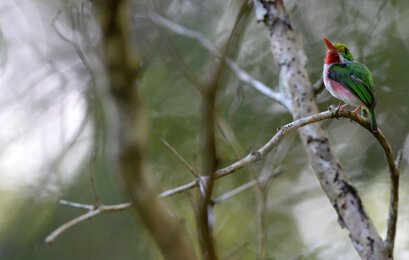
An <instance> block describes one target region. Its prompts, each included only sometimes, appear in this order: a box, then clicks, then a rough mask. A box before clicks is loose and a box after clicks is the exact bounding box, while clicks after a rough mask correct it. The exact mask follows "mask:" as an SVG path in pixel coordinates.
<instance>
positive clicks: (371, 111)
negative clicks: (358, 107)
mask: <svg viewBox="0 0 409 260" xmlns="http://www.w3.org/2000/svg"><path fill="white" fill-rule="evenodd" d="M368 113H369V122H370V124H371V131H372V132H376V131H377V129H378V126H377V125H376V118H375V110H374V109H373V108H370V109H368Z"/></svg>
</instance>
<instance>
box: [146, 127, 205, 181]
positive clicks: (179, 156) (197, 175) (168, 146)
mask: <svg viewBox="0 0 409 260" xmlns="http://www.w3.org/2000/svg"><path fill="white" fill-rule="evenodd" d="M151 129H152V132H153V133H154V134H155V135H156V136H157V137H158V138H159V140H160V141H161V142H162V143H163V144H164V145H165V146H166V148H168V149H169V150H170V151H171V152H172V153H173V154H174V155H175V156H176V157H177V158H178V159H179V160H180V161H181V162H182V163H183V165H185V166H186V168H188V169H189V171H190V172H191V173H192V174H193V175H194V176H195V177H196V178H197V177H199V174H198V173H197V172H196V171H195V169H193V167H192V166H190V164H189V163H188V162H187V161H186V160H185V159H184V158H183V157H182V156H181V155H180V154H179V153H178V151H176V149H175V148H173V147H172V146H171V145H170V144H169V143H168V142H167V141H166V140H165V139H164V138H163V137H162V136H160V134H159V133H158V132H157V131H156V130H155V129H154V128H151Z"/></svg>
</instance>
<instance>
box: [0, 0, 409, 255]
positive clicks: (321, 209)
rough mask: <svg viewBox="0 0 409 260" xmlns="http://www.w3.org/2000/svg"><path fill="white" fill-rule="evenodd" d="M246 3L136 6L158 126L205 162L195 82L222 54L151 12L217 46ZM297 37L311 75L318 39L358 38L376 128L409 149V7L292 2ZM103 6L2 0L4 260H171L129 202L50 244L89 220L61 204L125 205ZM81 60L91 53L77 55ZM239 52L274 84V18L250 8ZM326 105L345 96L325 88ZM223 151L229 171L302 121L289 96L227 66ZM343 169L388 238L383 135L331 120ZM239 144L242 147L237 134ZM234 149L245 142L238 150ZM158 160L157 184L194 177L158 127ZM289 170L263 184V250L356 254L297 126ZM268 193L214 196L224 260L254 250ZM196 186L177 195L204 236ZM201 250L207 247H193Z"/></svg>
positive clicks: (322, 102) (403, 228)
mask: <svg viewBox="0 0 409 260" xmlns="http://www.w3.org/2000/svg"><path fill="white" fill-rule="evenodd" d="M239 2H240V1H238V0H232V1H215V0H207V1H201V0H162V1H161V0H155V1H134V5H133V10H132V26H133V32H134V39H135V44H136V46H137V49H138V54H139V56H140V58H141V60H142V61H143V64H142V66H143V73H142V76H141V77H140V79H139V80H140V85H141V88H142V89H141V90H142V93H143V98H144V102H145V105H146V107H147V113H148V115H149V120H150V125H151V127H152V128H154V129H155V130H157V131H158V132H159V133H160V135H161V136H163V137H164V138H165V139H166V140H167V141H168V142H169V143H170V144H171V145H172V146H173V147H174V148H175V149H176V150H178V151H179V152H180V154H181V155H183V156H184V158H185V159H186V160H187V161H189V162H190V163H191V164H192V165H197V164H198V158H199V157H200V150H199V133H200V102H201V99H200V95H199V93H198V91H197V90H196V89H195V86H194V84H192V82H191V81H189V80H187V78H186V77H185V76H186V75H194V76H195V77H198V78H206V76H207V74H208V73H209V66H208V65H209V61H211V60H212V59H213V58H214V56H213V55H212V54H211V53H209V52H208V51H207V50H205V49H204V48H203V47H202V46H201V45H200V44H198V43H197V42H196V41H195V40H192V39H188V38H186V37H183V36H179V35H176V34H174V33H173V32H171V31H169V30H166V29H164V28H162V27H159V26H157V25H155V24H153V23H152V22H151V21H150V20H149V19H148V18H147V14H148V12H151V11H155V12H157V13H159V14H160V15H162V16H164V17H166V18H168V19H170V20H172V21H173V22H176V23H179V24H181V25H183V26H185V27H187V28H189V29H192V30H196V31H198V32H200V33H202V34H204V35H205V36H206V37H208V38H209V39H210V40H211V41H212V42H214V43H217V42H218V40H219V39H220V38H222V37H223V36H224V35H225V34H226V33H227V31H228V30H227V29H226V28H229V26H230V27H231V24H232V23H233V21H234V18H235V15H236V12H237V10H238V9H237V8H238V6H239ZM285 4H286V7H287V9H288V10H289V12H290V14H291V19H292V22H293V24H294V27H295V28H296V31H297V32H298V33H299V37H300V39H302V42H303V45H304V48H305V52H306V53H305V54H306V58H307V59H308V61H307V64H308V72H309V76H310V79H311V81H312V82H315V81H317V80H319V78H320V77H321V73H322V64H323V58H324V55H325V50H326V49H325V45H324V43H323V41H322V36H324V35H325V36H326V37H327V38H328V39H330V40H332V41H334V42H343V43H346V44H348V45H349V47H350V49H351V52H352V53H353V55H354V56H355V58H356V59H357V60H359V61H361V62H362V63H365V64H366V65H367V66H368V67H369V68H370V70H371V71H372V73H373V76H374V81H375V87H376V95H377V100H378V103H377V109H376V112H377V121H378V124H379V127H380V129H382V131H383V132H384V134H385V135H386V137H387V138H388V139H389V141H390V143H391V145H392V148H393V150H394V152H395V154H396V153H397V151H398V150H399V149H403V150H404V151H405V152H406V153H405V154H404V157H405V159H406V160H408V158H409V137H408V133H409V118H408V114H409V104H408V100H409V91H408V90H409V87H408V84H409V29H408V28H409V2H408V1H406V0H394V1H375V0H358V1H336V0H308V1H295V0H289V1H285ZM94 18H95V17H94V10H93V7H92V4H91V3H89V2H86V1H79V0H77V1H74V0H72V1H70V0H64V1H63V0H60V1H57V0H53V1H49V0H31V1H29V0H2V1H1V2H0V125H1V127H0V147H1V149H0V259H41V260H44V259H160V258H161V256H160V254H159V252H158V250H157V248H156V247H155V245H154V244H153V241H152V240H151V239H150V237H149V235H148V233H147V232H146V231H145V230H144V228H143V226H142V225H141V224H140V223H139V220H138V219H137V218H135V216H134V215H133V214H132V212H130V211H124V212H116V213H107V214H104V215H101V216H98V217H96V218H94V219H92V220H90V221H86V222H83V223H81V224H79V225H77V226H75V227H73V228H72V229H70V230H68V231H67V232H65V233H63V234H62V235H61V236H60V237H59V238H58V239H57V240H56V241H55V243H54V244H52V245H51V246H50V245H46V244H45V243H44V239H45V237H46V236H47V235H48V234H49V233H51V232H52V231H53V230H54V229H56V228H57V227H58V226H60V225H62V224H63V223H65V222H66V221H68V220H70V219H72V218H74V217H76V216H78V215H80V214H83V213H85V212H84V211H83V210H81V209H74V208H70V207H67V206H64V205H60V204H59V203H58V201H59V200H60V199H65V200H71V201H77V202H81V203H89V204H92V203H94V200H93V194H92V190H91V186H90V182H89V172H90V167H89V160H90V156H91V154H92V152H93V151H94V150H95V147H99V150H98V153H97V157H96V162H95V184H96V189H97V191H98V193H99V195H100V197H101V199H102V201H103V203H105V204H113V203H120V202H124V201H126V197H124V196H123V191H122V190H121V187H120V185H119V183H118V179H117V176H116V175H115V172H114V171H113V168H114V167H113V165H112V162H111V161H110V160H109V149H107V148H108V147H107V145H106V132H107V131H106V130H107V129H105V128H106V127H105V115H104V113H103V109H102V108H103V107H104V106H105V105H106V104H104V101H103V98H101V97H100V95H103V94H104V93H101V92H100V91H96V90H95V82H96V81H98V74H95V73H94V71H96V70H94V69H95V68H97V67H98V66H100V65H99V59H100V56H99V55H98V44H99V40H100V39H99V32H98V26H97V24H96V23H95V20H94ZM79 54H83V56H82V55H79ZM232 58H233V59H234V60H236V61H237V63H238V64H239V65H240V66H241V67H242V68H243V69H245V70H246V71H247V72H248V73H249V74H250V75H251V76H252V77H254V78H256V79H258V80H260V81H262V82H264V83H265V84H267V85H268V86H270V87H271V88H274V89H276V90H277V82H278V79H277V74H276V67H275V65H274V64H273V59H272V54H271V52H270V49H269V43H268V40H267V37H266V30H265V27H264V26H263V24H259V23H257V22H256V19H255V17H254V14H253V12H251V13H250V15H249V16H248V17H247V19H246V20H245V26H244V28H243V30H242V35H241V36H240V37H238V41H237V42H236V45H235V47H234V52H233V54H232ZM318 102H319V107H320V109H321V111H323V110H326V109H327V107H328V106H329V105H331V104H338V101H337V100H335V99H333V98H332V97H331V96H330V95H329V94H328V93H327V92H326V91H325V90H324V91H323V92H322V93H321V94H319V95H318ZM217 111H218V112H217V113H218V129H219V130H218V135H217V145H218V147H217V148H218V157H219V160H220V167H222V166H226V165H229V164H231V163H233V162H234V161H236V160H237V159H239V158H240V156H244V155H245V154H247V153H248V152H250V151H251V150H253V149H257V148H259V147H260V146H262V145H263V144H264V143H265V142H267V140H268V139H269V138H270V137H272V136H273V135H274V133H275V132H276V128H277V127H278V126H280V125H283V124H285V123H288V122H290V121H291V116H290V115H289V113H288V112H287V111H286V110H285V109H284V108H283V107H281V106H280V105H279V104H276V103H274V102H272V101H271V100H270V99H269V98H268V97H266V96H264V95H263V94H261V93H259V92H258V91H256V90H255V89H253V88H252V87H251V86H248V85H246V84H243V83H241V82H240V81H239V80H238V79H237V77H236V75H235V74H234V73H233V72H231V71H230V70H226V71H225V73H224V75H223V84H222V86H221V89H220V90H219V96H218V99H217ZM323 124H324V125H325V128H326V129H328V131H329V134H330V139H331V142H332V144H333V145H334V147H335V149H336V153H337V155H338V156H339V157H340V159H341V162H342V164H343V167H344V168H345V169H346V170H347V172H348V174H349V176H350V177H351V179H352V180H353V182H354V183H355V185H356V186H357V188H358V190H359V193H360V195H361V197H362V198H363V201H364V205H365V208H366V210H367V211H368V213H369V215H370V217H371V218H372V220H373V221H374V223H375V225H376V227H377V229H378V230H379V232H380V233H381V235H382V236H384V235H385V232H386V218H387V209H388V199H389V195H388V193H389V187H388V185H389V178H388V170H387V164H386V161H385V159H384V156H383V152H382V150H381V147H380V146H379V144H378V143H377V142H376V141H375V139H374V138H373V137H372V136H371V135H370V134H369V133H368V132H367V131H366V130H364V129H362V128H361V127H359V126H358V125H356V124H354V123H351V122H349V121H348V120H345V119H341V120H330V121H326V122H323ZM232 140H233V141H232ZM232 143H233V144H234V145H233V146H232ZM147 152H149V154H150V163H151V166H152V168H153V170H154V171H153V172H154V173H155V178H156V180H157V181H158V183H160V188H161V190H167V189H169V188H172V187H176V186H178V185H181V184H184V183H186V182H189V181H191V180H193V177H192V175H191V174H190V173H189V171H188V170H187V169H186V168H185V167H184V166H183V165H182V164H181V163H180V161H179V160H178V159H176V157H175V156H174V155H173V154H172V153H170V152H169V150H167V149H166V148H165V147H164V146H163V144H162V143H161V142H160V141H159V140H158V138H157V137H156V136H155V135H154V134H153V132H151V136H150V150H149V151H147ZM267 160H268V161H269V162H270V163H274V164H275V165H277V166H278V165H280V166H283V167H284V171H283V173H282V174H280V175H279V176H277V177H275V178H274V180H273V182H272V184H271V187H270V189H269V193H268V201H267V208H268V217H267V223H268V226H267V234H268V255H269V257H270V258H271V259H358V255H357V254H356V252H355V250H354V249H353V247H352V245H351V243H350V241H349V238H348V234H347V231H345V230H342V229H341V228H340V226H339V224H338V222H337V216H336V214H335V211H334V210H333V208H332V207H331V205H330V203H329V202H328V200H327V198H326V197H325V195H324V193H323V192H322V191H321V189H320V186H319V183H318V181H317V180H316V178H315V175H314V172H313V171H312V169H311V167H310V166H309V165H308V162H307V156H306V154H305V151H304V150H303V147H302V144H301V143H300V140H299V138H298V136H297V135H296V134H292V135H289V136H287V138H286V139H285V140H284V141H283V142H282V143H281V144H280V146H279V147H278V148H277V149H275V150H273V151H272V152H271V153H270V156H269V157H268V158H267ZM263 165H264V162H257V163H255V164H253V165H251V166H250V167H248V168H247V169H246V170H240V171H238V172H236V173H234V174H232V175H230V176H227V177H225V178H223V179H221V180H218V181H217V184H216V190H215V195H216V196H217V195H221V194H223V193H225V192H227V191H229V190H231V189H233V188H235V187H238V186H240V185H242V184H244V183H246V182H248V181H249V180H251V177H250V176H249V174H251V173H254V174H258V173H259V172H260V171H261V170H262V168H263ZM408 173H409V170H408V167H407V163H404V164H403V166H402V169H401V174H402V177H401V188H400V196H401V200H400V209H399V210H400V214H399V222H398V231H397V238H396V250H395V257H396V259H409V206H408V205H409V194H408V191H409V177H408ZM256 196H257V193H256V191H255V190H254V189H253V190H248V191H246V192H243V193H240V194H238V195H236V196H235V197H233V198H231V199H229V200H227V201H225V202H224V203H222V204H220V205H216V208H215V216H216V226H215V236H216V241H217V243H218V244H217V248H218V252H219V254H220V257H221V259H256V257H257V255H258V250H259V249H258V248H259V244H258V243H259V240H258V237H259V234H258V233H259V230H258V219H257V210H256V208H257V205H256V204H257V203H256V201H257V198H256ZM196 198H197V192H196V191H194V190H192V191H189V192H186V193H184V194H179V195H176V196H174V197H171V198H167V199H166V201H167V202H168V203H169V204H170V205H171V206H172V208H173V209H174V211H175V212H176V214H177V215H179V216H181V218H182V219H183V221H184V224H185V226H186V228H187V230H188V232H189V234H190V236H191V237H192V239H193V240H194V241H196V240H197V231H196V223H195V213H194V207H195V202H196V201H195V199H196ZM196 246H198V245H197V243H196Z"/></svg>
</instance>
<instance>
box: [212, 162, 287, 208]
mask: <svg viewBox="0 0 409 260" xmlns="http://www.w3.org/2000/svg"><path fill="white" fill-rule="evenodd" d="M282 171H283V168H281V167H279V168H277V169H275V170H274V171H272V172H271V173H270V174H269V175H268V176H260V177H259V178H258V179H257V180H252V181H249V182H247V183H245V184H243V185H241V186H239V187H237V188H235V189H233V190H231V191H228V192H226V193H224V194H222V195H220V196H219V197H217V198H214V199H213V202H214V203H216V204H217V203H221V202H223V201H225V200H228V199H230V198H231V197H233V196H235V195H237V194H239V193H240V192H243V191H246V190H248V189H250V188H251V187H253V186H255V185H257V183H258V182H264V181H266V180H269V179H272V178H274V177H276V176H277V175H279V174H280V173H282Z"/></svg>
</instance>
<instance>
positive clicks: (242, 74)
mask: <svg viewBox="0 0 409 260" xmlns="http://www.w3.org/2000/svg"><path fill="white" fill-rule="evenodd" d="M149 18H150V19H151V20H152V21H153V22H154V23H155V24H157V25H160V26H163V27H165V28H167V29H169V30H170V31H172V32H175V33H177V34H180V35H183V36H185V37H188V38H192V39H195V40H196V41H198V42H199V43H200V44H201V45H202V46H203V47H204V48H206V49H207V50H209V51H210V52H211V53H212V54H213V55H215V56H217V57H219V58H221V59H224V61H225V62H226V64H227V65H228V66H229V67H230V69H231V70H233V72H234V73H235V74H236V76H237V78H239V79H240V80H241V81H243V82H245V83H247V84H249V85H250V86H252V87H254V88H255V89H256V90H258V91H259V92H261V93H262V94H264V95H266V96H267V97H269V98H271V99H273V100H274V101H276V102H278V103H279V104H281V105H283V106H284V107H285V108H287V109H288V110H290V109H291V105H290V103H289V102H288V100H287V99H286V98H285V97H284V96H283V95H282V94H281V93H279V92H276V91H273V90H271V88H269V87H268V86H267V85H265V84H264V83H262V82H261V81H259V80H256V79H254V78H252V77H251V76H250V75H249V74H248V73H247V72H246V71H244V70H243V69H241V68H240V67H239V65H237V64H236V63H235V62H234V61H233V60H232V59H230V58H229V57H226V56H223V55H222V54H221V53H220V51H219V50H218V49H217V48H216V47H215V46H214V45H213V43H212V42H211V41H210V40H208V39H207V38H206V37H205V36H204V35H202V34H201V33H199V32H196V31H193V30H190V29H187V28H185V27H183V26H181V25H179V24H177V23H174V22H172V21H170V20H168V19H166V18H164V17H162V16H160V15H158V14H157V13H152V14H151V15H149Z"/></svg>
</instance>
